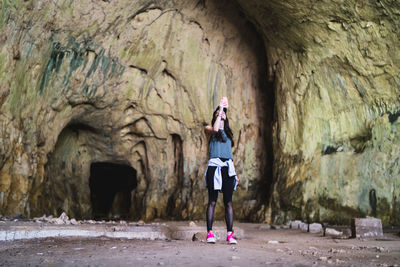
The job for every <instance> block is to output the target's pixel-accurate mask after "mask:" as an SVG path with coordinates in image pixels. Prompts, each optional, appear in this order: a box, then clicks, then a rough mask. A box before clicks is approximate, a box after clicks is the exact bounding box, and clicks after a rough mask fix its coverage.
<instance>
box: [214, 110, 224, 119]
mask: <svg viewBox="0 0 400 267" xmlns="http://www.w3.org/2000/svg"><path fill="white" fill-rule="evenodd" d="M219 112H222V115H221V119H222V120H226V114H225V112H224V111H219V110H218V111H217V112H216V113H215V118H216V117H218V115H219Z"/></svg>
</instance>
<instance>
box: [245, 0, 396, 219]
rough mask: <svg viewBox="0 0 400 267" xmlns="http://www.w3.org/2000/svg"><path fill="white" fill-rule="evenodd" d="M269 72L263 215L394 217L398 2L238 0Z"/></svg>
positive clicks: (282, 216)
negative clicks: (260, 41)
mask: <svg viewBox="0 0 400 267" xmlns="http://www.w3.org/2000/svg"><path fill="white" fill-rule="evenodd" d="M238 2H239V3H240V5H241V6H242V7H243V9H244V10H246V11H247V16H248V18H249V20H251V21H252V22H253V23H254V25H256V27H257V28H258V30H259V31H260V32H262V33H263V34H262V35H263V36H264V39H265V44H266V48H267V55H268V61H269V76H270V79H274V87H275V95H276V104H275V107H276V112H275V116H276V117H275V123H274V132H273V136H274V156H275V162H274V182H273V190H272V191H271V197H272V199H271V202H270V206H266V207H265V217H264V218H266V219H267V220H269V219H268V218H270V219H272V220H274V221H275V222H283V221H286V220H289V219H293V218H301V219H304V220H308V221H331V222H336V223H345V224H348V223H349V219H350V218H351V217H354V216H366V215H370V216H378V217H379V218H381V219H382V220H383V222H384V223H385V224H399V223H400V217H399V211H400V210H399V208H400V199H399V198H400V197H399V196H400V191H399V190H400V187H399V185H400V169H399V157H400V143H399V140H400V139H399V129H400V120H399V119H398V117H399V114H400V113H399V110H400V90H399V89H400V76H399V71H400V68H399V67H400V54H399V53H398V51H399V47H400V42H399V31H398V30H397V29H398V26H399V23H400V17H399V15H400V4H399V3H398V2H396V1H390V0H388V1H363V2H354V1H316V2H315V1H284V2H283V1H274V0H272V1H241V0H239V1H238Z"/></svg>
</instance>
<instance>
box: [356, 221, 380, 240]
mask: <svg viewBox="0 0 400 267" xmlns="http://www.w3.org/2000/svg"><path fill="white" fill-rule="evenodd" d="M351 235H352V237H363V238H368V237H379V236H383V230H382V222H381V220H380V219H377V218H372V217H368V218H353V219H352V220H351Z"/></svg>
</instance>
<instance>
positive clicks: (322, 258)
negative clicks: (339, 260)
mask: <svg viewBox="0 0 400 267" xmlns="http://www.w3.org/2000/svg"><path fill="white" fill-rule="evenodd" d="M318 260H320V261H327V260H328V257H319V259H318Z"/></svg>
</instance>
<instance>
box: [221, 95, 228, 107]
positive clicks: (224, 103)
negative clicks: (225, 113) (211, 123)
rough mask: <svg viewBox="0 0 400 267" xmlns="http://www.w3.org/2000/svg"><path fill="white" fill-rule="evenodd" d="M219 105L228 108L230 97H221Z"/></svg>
mask: <svg viewBox="0 0 400 267" xmlns="http://www.w3.org/2000/svg"><path fill="white" fill-rule="evenodd" d="M219 106H220V107H222V108H228V107H229V104H228V98H227V97H226V96H224V97H222V98H221V101H220V102H219Z"/></svg>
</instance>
